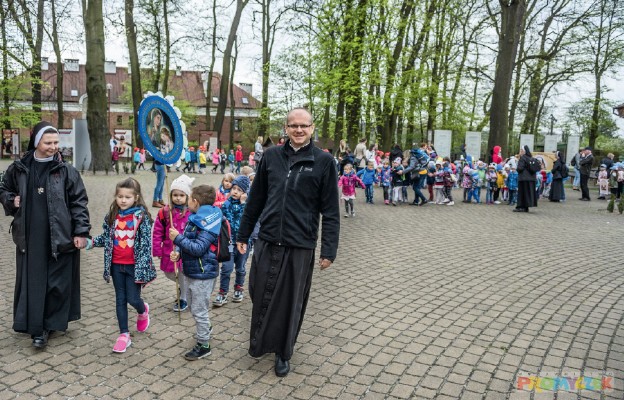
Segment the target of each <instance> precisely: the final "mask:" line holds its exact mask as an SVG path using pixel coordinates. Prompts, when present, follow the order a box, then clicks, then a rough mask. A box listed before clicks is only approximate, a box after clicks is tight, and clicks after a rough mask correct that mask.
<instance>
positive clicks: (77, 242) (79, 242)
mask: <svg viewBox="0 0 624 400" xmlns="http://www.w3.org/2000/svg"><path fill="white" fill-rule="evenodd" d="M74 246H76V248H77V249H84V248H85V247H87V238H83V237H78V236H76V237H74Z"/></svg>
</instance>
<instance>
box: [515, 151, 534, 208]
mask: <svg viewBox="0 0 624 400" xmlns="http://www.w3.org/2000/svg"><path fill="white" fill-rule="evenodd" d="M524 147H525V148H524V151H525V154H523V155H521V156H520V160H519V161H518V168H517V170H518V205H517V207H516V208H521V209H528V208H529V207H537V193H535V185H536V181H537V178H536V177H535V174H534V173H533V172H531V170H530V169H529V164H530V162H531V159H532V158H533V157H532V155H531V152H530V151H529V149H528V147H526V146H524Z"/></svg>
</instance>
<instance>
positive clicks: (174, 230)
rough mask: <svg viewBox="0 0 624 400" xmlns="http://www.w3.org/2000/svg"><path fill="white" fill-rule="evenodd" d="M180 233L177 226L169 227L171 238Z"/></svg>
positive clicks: (173, 238)
mask: <svg viewBox="0 0 624 400" xmlns="http://www.w3.org/2000/svg"><path fill="white" fill-rule="evenodd" d="M179 234H180V232H178V230H177V229H176V228H169V239H171V240H175V238H177V237H178V235H179Z"/></svg>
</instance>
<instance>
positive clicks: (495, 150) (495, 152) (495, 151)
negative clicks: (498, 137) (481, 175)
mask: <svg viewBox="0 0 624 400" xmlns="http://www.w3.org/2000/svg"><path fill="white" fill-rule="evenodd" d="M500 151H501V147H500V146H494V154H498V153H500Z"/></svg>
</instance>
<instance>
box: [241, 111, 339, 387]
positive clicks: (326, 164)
mask: <svg viewBox="0 0 624 400" xmlns="http://www.w3.org/2000/svg"><path fill="white" fill-rule="evenodd" d="M285 129H286V132H287V134H288V140H287V141H286V143H284V145H283V146H275V147H271V148H269V149H267V150H266V151H265V152H264V156H263V157H262V160H261V161H260V164H259V165H258V167H257V171H256V177H255V179H254V181H253V185H252V187H251V190H250V193H249V198H248V200H247V207H246V208H245V212H244V214H243V217H242V218H241V223H240V227H239V230H238V234H237V237H236V240H237V248H238V251H239V252H241V253H244V252H246V251H247V242H248V240H249V236H250V235H251V233H252V231H253V229H254V226H255V224H256V222H257V221H259V222H260V231H259V233H258V240H257V241H256V244H255V246H254V254H253V259H252V263H251V269H250V272H249V294H250V297H251V301H252V303H253V307H252V312H251V330H250V345H249V354H250V355H251V356H253V357H259V356H261V355H263V354H266V353H275V374H276V375H277V376H286V375H287V374H288V372H289V371H290V364H289V360H290V358H291V356H292V354H293V349H294V347H295V342H296V341H297V336H298V335H299V331H300V329H301V324H302V323H303V317H304V314H305V310H306V305H307V303H308V298H309V295H310V286H311V284H312V273H313V270H314V265H315V255H314V253H315V249H316V243H317V239H318V228H319V222H320V220H321V218H320V216H321V215H322V216H323V219H322V223H321V253H320V257H319V260H318V264H319V265H320V268H321V270H323V269H325V268H328V267H329V266H330V265H331V263H332V262H333V261H334V258H335V257H336V252H337V249H338V236H339V232H340V210H339V200H338V178H337V174H336V167H335V163H334V158H333V157H332V155H331V154H329V153H326V152H324V151H322V150H321V149H319V148H318V147H315V146H314V143H312V141H311V137H312V132H314V124H313V122H312V115H311V114H310V112H309V111H308V110H306V109H304V108H295V109H293V110H291V111H290V112H289V113H288V116H287V117H286V126H285Z"/></svg>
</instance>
